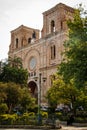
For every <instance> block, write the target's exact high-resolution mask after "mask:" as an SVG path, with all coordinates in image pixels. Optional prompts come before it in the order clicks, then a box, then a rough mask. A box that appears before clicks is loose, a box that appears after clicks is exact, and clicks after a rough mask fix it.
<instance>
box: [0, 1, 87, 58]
mask: <svg viewBox="0 0 87 130" xmlns="http://www.w3.org/2000/svg"><path fill="white" fill-rule="evenodd" d="M60 2H61V3H64V4H66V5H68V6H71V7H76V6H77V5H78V4H80V3H82V4H83V6H85V7H84V8H85V9H87V1H86V0H61V1H60V0H0V60H1V59H5V58H7V57H8V50H9V45H10V39H11V38H10V37H11V34H10V31H12V30H14V29H16V28H17V27H19V26H20V25H22V24H23V25H25V26H28V27H31V28H35V29H40V30H41V29H42V25H43V15H42V13H43V12H44V11H47V10H48V9H50V8H52V7H53V6H55V5H56V4H58V3H60Z"/></svg>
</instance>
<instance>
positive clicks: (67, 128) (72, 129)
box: [0, 126, 87, 130]
mask: <svg viewBox="0 0 87 130" xmlns="http://www.w3.org/2000/svg"><path fill="white" fill-rule="evenodd" d="M0 130H45V129H16V128H12V129H11V128H8V129H7V128H1V129H0ZM46 130H47V129H46ZM48 130H49V129H48ZM50 130H87V127H74V126H62V128H61V129H50Z"/></svg>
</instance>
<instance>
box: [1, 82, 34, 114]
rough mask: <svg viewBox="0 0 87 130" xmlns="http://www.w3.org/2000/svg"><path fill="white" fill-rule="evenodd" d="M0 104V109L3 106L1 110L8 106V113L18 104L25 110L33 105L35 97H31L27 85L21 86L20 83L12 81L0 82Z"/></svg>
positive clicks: (5, 109)
mask: <svg viewBox="0 0 87 130" xmlns="http://www.w3.org/2000/svg"><path fill="white" fill-rule="evenodd" d="M0 104H1V105H0V111H1V109H2V108H4V110H2V111H3V112H5V111H7V108H8V113H11V112H13V110H14V109H15V108H17V107H19V106H20V107H21V108H22V110H23V112H25V111H28V109H29V108H32V107H34V106H35V99H34V98H32V97H31V94H30V92H29V89H28V88H27V87H25V88H21V86H20V85H18V84H15V83H12V82H9V83H1V82H0ZM6 106H7V107H6ZM18 109H20V108H18ZM2 111H1V112H2Z"/></svg>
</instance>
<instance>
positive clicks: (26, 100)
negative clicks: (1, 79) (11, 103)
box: [20, 88, 35, 112]
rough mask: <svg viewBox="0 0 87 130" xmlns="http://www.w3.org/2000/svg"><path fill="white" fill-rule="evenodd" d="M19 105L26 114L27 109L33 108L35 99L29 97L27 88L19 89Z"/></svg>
mask: <svg viewBox="0 0 87 130" xmlns="http://www.w3.org/2000/svg"><path fill="white" fill-rule="evenodd" d="M20 92H21V98H20V105H21V108H22V111H23V112H27V111H28V110H29V109H31V108H33V107H34V106H35V98H32V97H31V94H30V91H29V89H28V88H23V89H21V91H20Z"/></svg>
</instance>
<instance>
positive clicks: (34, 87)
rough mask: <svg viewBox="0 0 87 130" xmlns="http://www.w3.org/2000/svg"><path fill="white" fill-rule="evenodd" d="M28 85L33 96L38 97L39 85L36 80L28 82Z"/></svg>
mask: <svg viewBox="0 0 87 130" xmlns="http://www.w3.org/2000/svg"><path fill="white" fill-rule="evenodd" d="M28 87H29V89H30V92H31V95H32V97H34V98H36V99H38V87H37V84H36V83H35V82H34V81H30V82H29V83H28Z"/></svg>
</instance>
